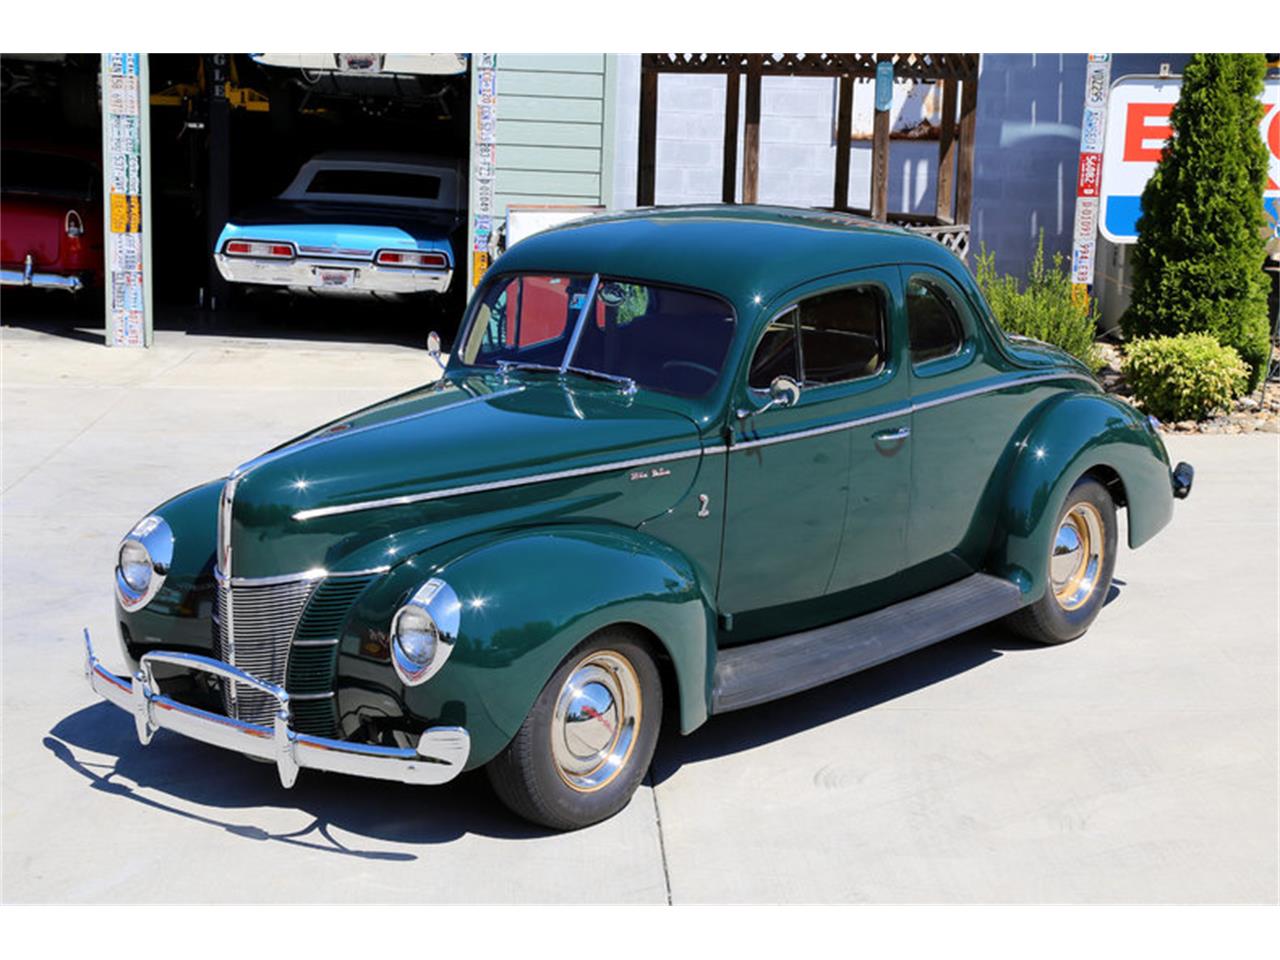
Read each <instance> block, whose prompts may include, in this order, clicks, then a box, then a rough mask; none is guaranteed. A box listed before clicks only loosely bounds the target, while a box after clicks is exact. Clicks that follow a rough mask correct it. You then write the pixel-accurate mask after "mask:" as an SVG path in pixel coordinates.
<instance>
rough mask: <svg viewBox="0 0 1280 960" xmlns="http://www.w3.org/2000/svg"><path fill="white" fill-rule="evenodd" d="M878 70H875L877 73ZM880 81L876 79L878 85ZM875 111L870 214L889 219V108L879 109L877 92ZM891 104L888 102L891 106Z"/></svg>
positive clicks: (882, 57)
mask: <svg viewBox="0 0 1280 960" xmlns="http://www.w3.org/2000/svg"><path fill="white" fill-rule="evenodd" d="M889 59H890V57H889V55H888V54H883V53H882V54H880V55H879V56H877V57H876V65H877V67H879V64H880V63H883V62H885V61H886V60H889ZM878 72H879V71H878V70H877V73H878ZM879 85H880V81H879V79H877V80H876V86H877V87H879ZM876 99H877V103H876V113H875V121H874V126H873V127H872V135H871V216H872V217H874V218H875V219H876V220H888V219H889V109H888V107H886V108H885V109H884V110H881V109H880V103H879V102H878V101H879V96H878V93H877V98H876ZM891 105H892V104H890V106H891Z"/></svg>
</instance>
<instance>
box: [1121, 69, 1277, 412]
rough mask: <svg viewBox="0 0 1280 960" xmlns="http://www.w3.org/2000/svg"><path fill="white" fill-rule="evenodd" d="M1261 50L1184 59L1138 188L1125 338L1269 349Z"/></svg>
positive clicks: (1252, 378) (1262, 360)
mask: <svg viewBox="0 0 1280 960" xmlns="http://www.w3.org/2000/svg"><path fill="white" fill-rule="evenodd" d="M1265 73H1266V63H1265V60H1264V58H1263V56H1262V55H1261V54H1241V53H1198V54H1196V55H1195V56H1193V57H1192V58H1191V60H1190V62H1189V63H1188V64H1187V68H1186V71H1185V72H1184V74H1183V78H1182V90H1181V93H1180V95H1179V97H1178V103H1177V105H1176V106H1175V107H1174V108H1173V114H1172V116H1171V117H1170V125H1171V126H1172V127H1173V131H1174V137H1173V139H1172V140H1171V141H1170V142H1169V145H1168V146H1167V147H1166V148H1165V150H1164V154H1163V156H1162V157H1161V159H1160V163H1159V164H1158V165H1157V166H1156V170H1155V173H1154V174H1152V176H1151V179H1150V180H1149V181H1148V182H1147V186H1146V189H1145V190H1144V191H1143V193H1142V217H1141V218H1140V219H1139V220H1138V242H1137V244H1136V245H1135V246H1134V250H1133V302H1132V305H1131V306H1130V307H1129V309H1128V310H1127V311H1126V312H1125V315H1124V317H1123V318H1122V320H1121V325H1122V327H1123V328H1124V332H1125V335H1126V336H1127V337H1130V338H1138V337H1152V336H1172V335H1174V334H1179V333H1193V332H1204V333H1211V334H1213V336H1214V337H1215V338H1216V339H1217V340H1218V342H1219V343H1223V344H1226V345H1228V346H1232V347H1235V348H1236V350H1237V351H1238V352H1239V353H1240V356H1241V357H1243V358H1244V360H1245V361H1246V362H1247V363H1248V364H1249V367H1250V373H1249V385H1250V388H1251V389H1252V388H1253V387H1256V386H1257V385H1258V383H1259V382H1260V381H1261V379H1262V376H1263V375H1264V374H1265V373H1266V370H1267V362H1268V358H1269V356H1270V342H1269V336H1268V324H1267V278H1266V275H1265V274H1264V273H1263V272H1262V269H1261V268H1262V262H1263V258H1264V256H1265V244H1266V241H1265V236H1264V229H1265V219H1264V214H1263V210H1262V191H1263V186H1264V184H1265V183H1266V177H1267V148H1266V146H1265V145H1264V144H1263V142H1262V138H1261V137H1260V136H1258V121H1259V120H1260V119H1261V117H1262V113H1261V111H1262V109H1263V108H1262V105H1261V104H1260V103H1259V102H1258V97H1259V96H1260V95H1261V94H1262V85H1263V76H1264V75H1265Z"/></svg>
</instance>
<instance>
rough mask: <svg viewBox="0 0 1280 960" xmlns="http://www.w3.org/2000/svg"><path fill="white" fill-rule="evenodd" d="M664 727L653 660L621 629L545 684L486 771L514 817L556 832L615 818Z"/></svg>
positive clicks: (591, 644) (582, 649)
mask: <svg viewBox="0 0 1280 960" xmlns="http://www.w3.org/2000/svg"><path fill="white" fill-rule="evenodd" d="M661 718H662V683H661V680H660V679H659V676H658V668H657V666H656V665H655V664H654V662H653V658H652V657H651V656H650V655H649V653H648V651H647V650H646V649H645V648H644V647H643V646H641V645H640V644H639V643H637V642H636V641H635V639H634V638H633V637H632V636H631V635H630V634H629V633H627V632H625V631H622V630H615V629H610V630H604V631H601V632H600V633H598V634H596V635H595V636H594V637H592V638H590V639H589V640H587V641H586V642H584V643H583V644H582V645H581V646H579V647H578V649H576V650H575V651H574V652H573V653H572V654H571V655H570V656H569V657H568V658H567V659H566V660H565V661H564V663H562V664H561V665H560V668H559V669H558V670H557V671H556V673H555V675H554V676H553V677H552V678H551V679H550V680H549V681H547V685H546V686H545V687H543V689H542V692H541V693H540V694H539V695H538V699H537V700H536V701H534V704H533V708H532V709H531V710H530V711H529V715H528V716H527V717H525V721H524V723H523V724H522V725H521V727H520V730H519V731H518V732H517V733H516V735H515V738H514V739H513V740H512V741H511V743H510V744H508V745H507V748H506V749H505V750H503V751H502V753H500V754H499V755H498V756H497V757H495V758H494V759H493V760H492V761H491V762H490V763H489V765H488V766H487V767H486V770H487V772H488V774H489V781H490V783H492V784H493V788H494V791H495V792H496V793H497V794H498V796H499V797H500V798H501V799H502V801H503V802H504V803H505V804H506V805H507V806H508V807H510V808H511V809H512V810H513V811H514V812H516V813H518V814H519V815H520V816H522V817H524V818H525V819H527V820H531V821H533V822H534V823H538V824H542V825H543V826H547V827H552V828H554V829H557V830H574V829H577V828H579V827H585V826H588V825H589V824H592V823H597V822H599V821H600V820H604V819H607V818H608V817H611V816H613V815H614V814H615V813H617V812H618V811H619V810H621V809H622V808H623V807H625V806H626V805H627V803H628V802H629V801H630V800H631V796H632V794H634V793H635V791H636V788H637V787H638V786H639V785H640V781H641V780H642V779H643V777H644V774H645V771H646V770H648V768H649V762H650V761H651V760H652V759H653V750H654V746H655V745H656V743H657V739H658V728H659V726H660V722H661Z"/></svg>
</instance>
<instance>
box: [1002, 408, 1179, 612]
mask: <svg viewBox="0 0 1280 960" xmlns="http://www.w3.org/2000/svg"><path fill="white" fill-rule="evenodd" d="M1028 422H1029V423H1030V427H1029V429H1028V430H1027V431H1026V433H1025V435H1024V436H1022V437H1021V438H1019V439H1017V440H1016V447H1017V453H1016V455H1015V458H1014V462H1013V467H1012V470H1011V473H1010V477H1009V484H1008V488H1007V490H1006V495H1005V498H1004V504H1003V509H1002V511H1001V518H1000V530H999V535H998V536H997V538H996V541H995V542H996V546H995V548H994V553H993V556H992V558H991V562H990V564H989V565H988V569H990V570H991V571H992V572H994V573H996V574H998V575H1000V576H1004V577H1007V578H1008V579H1010V580H1012V581H1013V582H1014V583H1017V584H1018V586H1019V588H1020V589H1021V590H1022V592H1023V596H1024V598H1025V599H1026V601H1027V602H1028V603H1030V602H1033V601H1035V600H1038V599H1039V598H1040V597H1041V596H1042V595H1043V593H1044V591H1045V588H1046V586H1047V572H1048V571H1047V567H1048V557H1049V550H1050V545H1051V542H1052V538H1053V536H1054V534H1055V532H1056V531H1055V529H1054V524H1055V522H1056V520H1057V519H1058V514H1059V512H1060V511H1061V510H1062V506H1063V504H1064V503H1065V502H1066V498H1067V494H1068V492H1070V490H1071V488H1072V487H1073V486H1074V485H1075V484H1076V482H1077V481H1079V480H1080V478H1081V477H1083V476H1085V475H1086V474H1088V473H1089V472H1090V471H1093V470H1097V471H1099V472H1100V473H1104V474H1105V473H1108V472H1109V471H1114V472H1115V473H1116V474H1117V475H1118V476H1119V477H1120V482H1121V484H1122V485H1123V487H1124V495H1125V500H1126V503H1127V509H1128V511H1129V517H1128V519H1129V546H1130V547H1138V546H1141V545H1142V544H1143V543H1145V542H1146V541H1147V540H1149V539H1151V537H1153V536H1155V534H1156V533H1158V532H1159V531H1160V530H1161V529H1162V528H1163V527H1164V526H1165V525H1166V524H1167V523H1168V522H1169V520H1170V518H1171V517H1172V516H1173V488H1172V484H1171V478H1170V471H1169V455H1168V453H1166V452H1165V449H1164V444H1163V442H1161V440H1160V437H1159V435H1158V434H1156V433H1155V431H1154V430H1153V429H1152V428H1151V426H1150V425H1149V424H1148V422H1147V420H1146V418H1145V417H1143V416H1142V414H1141V413H1139V412H1138V411H1137V410H1135V409H1134V408H1133V407H1130V406H1129V405H1128V404H1126V403H1124V402H1123V401H1120V400H1115V399H1113V398H1111V397H1107V396H1103V395H1100V394H1080V393H1066V394H1058V395H1057V396H1055V397H1053V398H1051V399H1049V400H1047V401H1045V403H1044V404H1043V405H1042V406H1041V409H1040V410H1039V411H1038V412H1037V414H1035V415H1033V416H1032V417H1030V418H1029V421H1028Z"/></svg>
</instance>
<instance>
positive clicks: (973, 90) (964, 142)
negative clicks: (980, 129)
mask: <svg viewBox="0 0 1280 960" xmlns="http://www.w3.org/2000/svg"><path fill="white" fill-rule="evenodd" d="M977 126H978V68H977V66H976V65H975V66H974V70H973V76H971V77H969V78H968V79H966V80H965V82H964V90H963V91H962V92H961V94H960V156H959V158H958V162H957V163H956V181H957V183H956V217H955V222H956V223H968V222H969V217H970V215H971V213H972V208H973V146H974V143H973V141H974V133H975V131H976V130H977Z"/></svg>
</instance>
